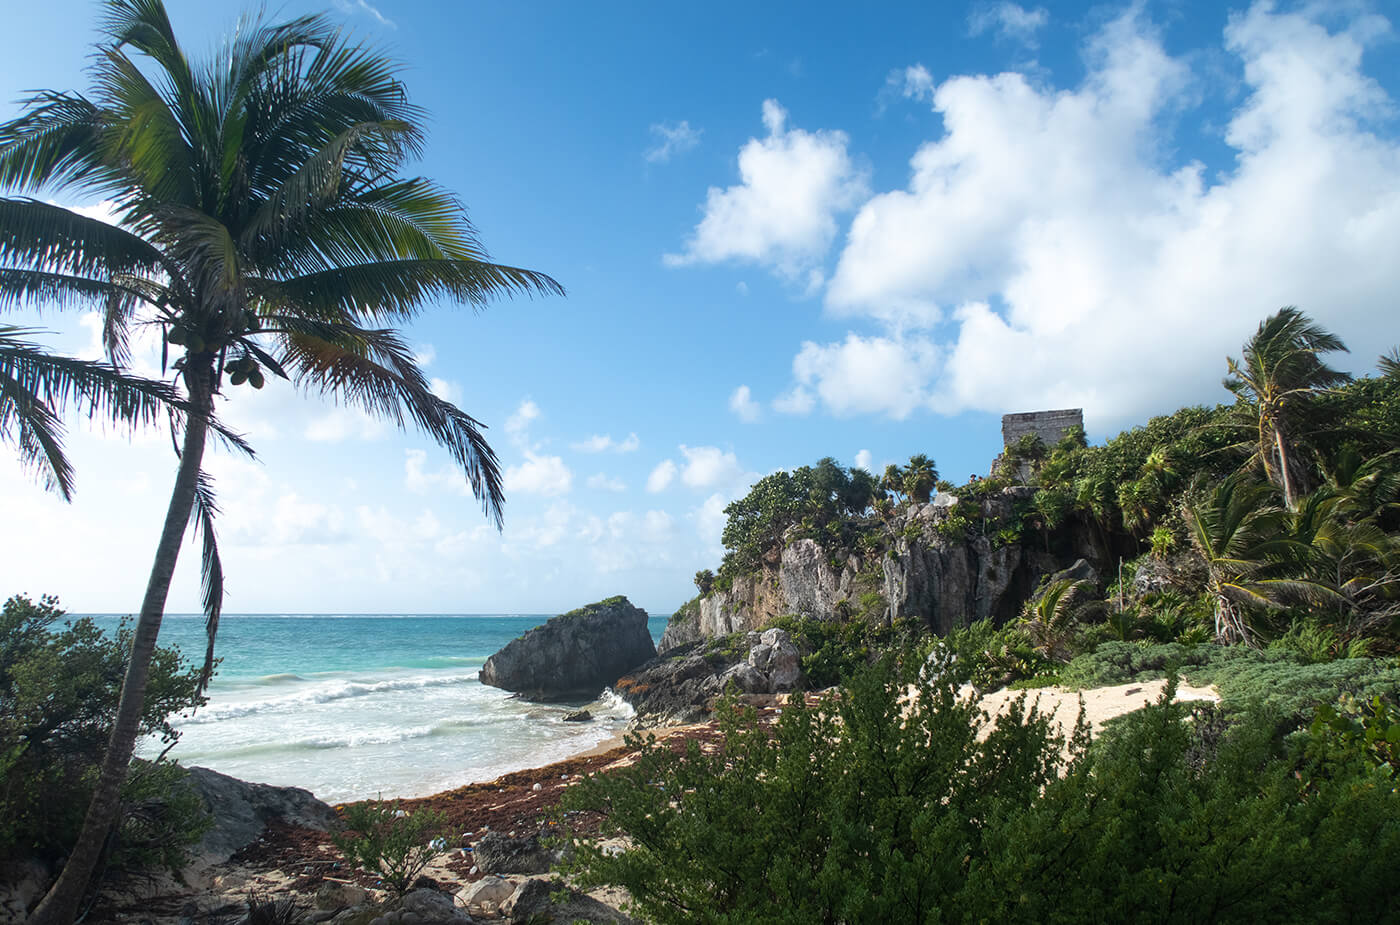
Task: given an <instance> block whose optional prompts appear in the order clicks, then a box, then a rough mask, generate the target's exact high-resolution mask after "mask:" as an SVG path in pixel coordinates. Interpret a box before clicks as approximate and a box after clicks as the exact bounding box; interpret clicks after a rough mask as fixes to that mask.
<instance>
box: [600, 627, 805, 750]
mask: <svg viewBox="0 0 1400 925" xmlns="http://www.w3.org/2000/svg"><path fill="white" fill-rule="evenodd" d="M739 652H740V653H744V654H742V655H739V654H737V653H735V652H733V651H726V650H724V649H717V648H714V647H712V646H708V645H707V644H706V643H703V642H695V643H689V644H687V645H685V646H682V647H681V648H679V649H675V650H672V651H670V652H668V653H667V654H666V655H664V656H662V657H660V658H657V659H654V660H652V661H650V662H648V663H647V664H645V665H643V666H642V667H640V668H638V669H637V670H636V671H633V672H631V673H629V674H628V675H626V676H625V677H623V678H620V679H619V680H618V682H617V684H616V685H614V688H615V689H616V691H617V693H618V696H620V697H622V699H623V700H626V701H627V703H628V704H630V705H631V706H632V709H634V710H636V711H637V716H636V722H637V724H638V725H640V726H653V725H662V724H668V723H693V722H698V721H700V720H703V719H706V718H707V717H708V716H709V715H710V711H711V708H712V707H713V705H714V701H715V699H716V698H718V697H719V696H720V695H721V694H723V693H724V691H725V689H726V688H727V687H728V686H729V685H730V684H731V683H733V685H734V686H735V687H736V688H737V689H738V691H739V692H740V693H744V694H778V693H783V692H786V691H790V690H792V689H793V688H794V687H796V686H797V684H798V682H799V681H801V680H802V667H801V661H800V658H799V653H798V651H797V646H796V645H794V644H793V642H792V640H791V639H790V638H789V637H788V634H787V631H786V630H781V629H776V628H773V629H767V630H764V631H763V632H762V633H749V634H748V635H747V636H746V637H744V643H743V645H742V646H741V647H740V649H739Z"/></svg>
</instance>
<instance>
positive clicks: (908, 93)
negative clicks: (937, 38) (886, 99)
mask: <svg viewBox="0 0 1400 925" xmlns="http://www.w3.org/2000/svg"><path fill="white" fill-rule="evenodd" d="M889 83H890V85H891V86H895V87H898V88H899V92H900V93H901V94H902V95H903V96H904V97H905V98H906V99H911V100H926V101H928V102H930V103H931V102H933V87H934V83H933V75H932V74H930V73H929V71H928V68H926V67H924V66H923V65H922V64H915V65H912V66H910V67H907V68H905V69H904V70H903V71H895V72H894V73H892V74H891V75H890V77H889Z"/></svg>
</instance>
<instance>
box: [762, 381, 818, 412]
mask: <svg viewBox="0 0 1400 925" xmlns="http://www.w3.org/2000/svg"><path fill="white" fill-rule="evenodd" d="M816 405H817V399H816V396H814V395H813V394H812V393H811V392H810V391H808V390H807V389H805V388H803V387H802V386H800V385H799V386H794V387H793V388H791V389H789V390H788V391H786V392H784V393H783V394H781V395H779V396H778V397H777V398H775V399H773V410H774V411H777V412H778V413H779V414H796V415H804V414H811V413H812V409H813V408H815V407H816Z"/></svg>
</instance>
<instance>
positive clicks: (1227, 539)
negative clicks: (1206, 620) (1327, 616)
mask: <svg viewBox="0 0 1400 925" xmlns="http://www.w3.org/2000/svg"><path fill="white" fill-rule="evenodd" d="M1271 494H1272V490H1271V489H1269V488H1268V487H1267V486H1265V485H1261V484H1258V483H1256V482H1253V481H1251V480H1250V479H1249V478H1248V477H1247V476H1245V475H1243V474H1236V475H1233V476H1231V477H1230V478H1227V479H1224V480H1222V481H1220V482H1218V483H1217V484H1216V485H1215V488H1214V489H1213V490H1212V491H1211V492H1210V493H1209V495H1208V496H1207V497H1205V498H1202V499H1199V500H1197V501H1196V502H1195V503H1194V504H1192V505H1190V506H1189V507H1188V508H1187V510H1186V512H1185V513H1186V526H1187V528H1188V529H1189V531H1190V535H1191V542H1192V544H1193V545H1194V546H1195V548H1196V551H1197V552H1198V553H1200V555H1201V558H1202V559H1204V560H1205V563H1206V570H1207V575H1206V591H1207V593H1208V594H1209V595H1210V597H1211V599H1212V602H1213V605H1214V609H1215V636H1216V639H1217V640H1218V641H1219V642H1222V643H1235V642H1243V643H1246V644H1250V645H1252V644H1255V643H1256V642H1257V638H1258V631H1257V629H1256V627H1255V623H1254V615H1255V614H1257V613H1259V612H1261V611H1265V610H1270V609H1279V608H1282V607H1284V606H1285V605H1287V604H1289V603H1304V604H1321V605H1323V606H1334V605H1336V604H1338V603H1340V597H1339V596H1338V594H1337V593H1336V592H1335V591H1334V590H1333V589H1330V588H1328V587H1326V586H1325V585H1322V584H1319V583H1317V582H1315V581H1312V580H1310V579H1308V578H1307V577H1304V568H1305V566H1306V561H1307V554H1308V549H1307V546H1306V545H1305V544H1304V543H1301V542H1299V541H1298V540H1297V539H1296V538H1294V537H1293V536H1290V535H1289V531H1288V514H1287V512H1286V511H1284V510H1282V509H1281V508H1279V507H1277V506H1276V505H1274V504H1273V503H1272V502H1271V501H1270V498H1269V496H1270V495H1271Z"/></svg>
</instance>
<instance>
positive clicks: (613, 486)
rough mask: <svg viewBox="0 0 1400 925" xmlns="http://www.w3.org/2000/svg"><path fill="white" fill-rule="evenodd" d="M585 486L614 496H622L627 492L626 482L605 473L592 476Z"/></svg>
mask: <svg viewBox="0 0 1400 925" xmlns="http://www.w3.org/2000/svg"><path fill="white" fill-rule="evenodd" d="M585 484H587V485H588V487H589V488H591V489H592V490H593V491H606V492H610V493H612V494H621V493H622V492H624V491H626V490H627V483H626V482H624V481H622V479H620V478H617V477H616V476H611V475H607V474H606V473H603V472H598V473H596V474H594V475H590V476H589V477H588V481H587V482H586V483H585Z"/></svg>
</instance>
